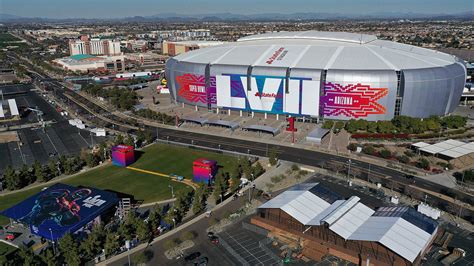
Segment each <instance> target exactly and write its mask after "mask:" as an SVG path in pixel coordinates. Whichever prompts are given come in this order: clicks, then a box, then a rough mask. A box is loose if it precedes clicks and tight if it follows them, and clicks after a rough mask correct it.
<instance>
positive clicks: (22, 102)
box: [0, 85, 105, 174]
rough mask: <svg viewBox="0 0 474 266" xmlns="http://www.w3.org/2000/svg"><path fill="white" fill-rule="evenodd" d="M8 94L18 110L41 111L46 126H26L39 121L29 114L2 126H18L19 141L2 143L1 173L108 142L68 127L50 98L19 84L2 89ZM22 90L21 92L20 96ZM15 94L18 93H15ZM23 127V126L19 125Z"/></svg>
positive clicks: (0, 145)
mask: <svg viewBox="0 0 474 266" xmlns="http://www.w3.org/2000/svg"><path fill="white" fill-rule="evenodd" d="M0 88H1V89H2V90H3V92H4V93H6V92H11V93H14V94H10V95H5V100H7V99H15V100H16V102H17V104H18V106H19V108H20V107H30V108H34V109H37V110H40V111H41V112H42V113H43V115H42V119H43V120H44V121H45V122H47V124H46V126H45V127H44V128H43V127H40V126H32V127H31V126H30V127H28V126H26V125H31V124H32V123H36V122H38V116H37V115H36V113H34V112H27V113H26V114H25V115H24V116H23V117H22V118H21V119H20V120H19V121H11V122H5V123H2V125H3V126H5V125H6V124H8V125H9V126H10V127H12V126H16V127H17V128H16V130H12V129H11V128H10V130H11V131H16V132H17V135H18V138H19V141H15V142H8V143H0V158H2V160H0V174H2V173H3V171H4V169H5V168H6V167H7V166H8V165H11V166H12V167H14V168H19V167H21V166H22V165H23V164H26V165H31V164H33V163H34V162H35V161H36V160H38V161H39V162H40V163H42V164H44V163H46V162H47V161H48V160H49V159H50V158H58V157H59V156H61V155H73V154H79V153H80V151H81V149H82V148H86V147H89V146H91V144H96V143H99V142H101V141H103V140H105V137H96V136H92V135H91V134H90V132H89V131H87V130H79V129H77V128H76V127H73V126H71V125H69V123H68V121H67V120H68V118H65V117H63V116H61V114H60V113H59V112H58V111H57V110H56V109H55V107H54V103H52V102H48V100H47V98H45V97H44V96H42V95H39V94H37V93H36V92H34V91H31V86H30V85H17V86H16V87H12V86H8V87H0ZM18 91H20V92H21V93H17V92H18ZM15 93H16V94H15ZM20 125H21V126H20Z"/></svg>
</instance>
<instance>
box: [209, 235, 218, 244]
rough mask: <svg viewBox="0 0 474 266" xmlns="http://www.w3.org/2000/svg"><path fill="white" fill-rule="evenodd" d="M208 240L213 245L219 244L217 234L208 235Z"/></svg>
mask: <svg viewBox="0 0 474 266" xmlns="http://www.w3.org/2000/svg"><path fill="white" fill-rule="evenodd" d="M209 240H210V241H211V243H212V244H214V245H217V244H219V237H218V236H211V237H209Z"/></svg>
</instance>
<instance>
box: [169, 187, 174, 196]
mask: <svg viewBox="0 0 474 266" xmlns="http://www.w3.org/2000/svg"><path fill="white" fill-rule="evenodd" d="M168 187H169V188H170V189H171V197H172V198H174V190H173V186H172V185H171V184H169V185H168Z"/></svg>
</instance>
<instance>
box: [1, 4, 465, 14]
mask: <svg viewBox="0 0 474 266" xmlns="http://www.w3.org/2000/svg"><path fill="white" fill-rule="evenodd" d="M473 3H474V1H472V0H325V1H323V0H74V1H73V0H0V13H6V14H12V15H19V16H25V17H51V18H112V17H125V16H149V15H155V14H162V13H178V14H193V13H194V14H209V13H223V12H231V13H236V14H257V13H285V14H286V13H295V12H325V13H326V12H327V13H341V14H368V13H377V12H404V13H408V12H412V13H424V14H434V13H460V12H465V11H469V10H471V11H472V10H473V5H474V4H473Z"/></svg>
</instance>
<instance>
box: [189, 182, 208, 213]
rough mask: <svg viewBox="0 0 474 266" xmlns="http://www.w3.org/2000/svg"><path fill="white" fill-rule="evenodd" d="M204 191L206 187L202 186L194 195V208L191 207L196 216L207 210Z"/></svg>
mask: <svg viewBox="0 0 474 266" xmlns="http://www.w3.org/2000/svg"><path fill="white" fill-rule="evenodd" d="M203 189H204V187H203V186H201V187H199V188H198V189H197V190H196V192H195V193H194V199H193V206H192V207H191V208H192V211H193V213H194V214H198V213H201V212H202V211H204V209H205V205H204V200H203V199H204V193H205V192H204V190H203Z"/></svg>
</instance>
